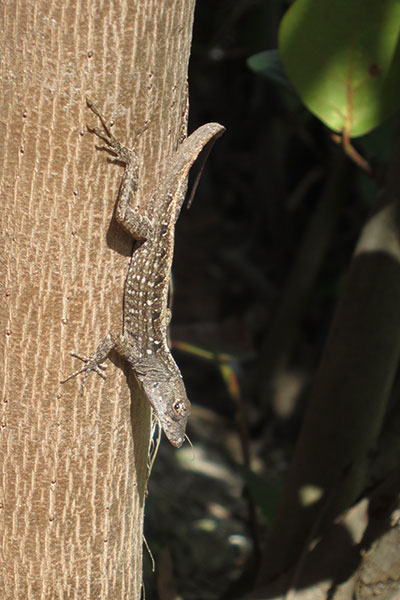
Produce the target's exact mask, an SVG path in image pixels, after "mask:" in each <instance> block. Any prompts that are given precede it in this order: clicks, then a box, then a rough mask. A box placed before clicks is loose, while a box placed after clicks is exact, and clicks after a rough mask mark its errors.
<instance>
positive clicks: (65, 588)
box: [0, 0, 194, 600]
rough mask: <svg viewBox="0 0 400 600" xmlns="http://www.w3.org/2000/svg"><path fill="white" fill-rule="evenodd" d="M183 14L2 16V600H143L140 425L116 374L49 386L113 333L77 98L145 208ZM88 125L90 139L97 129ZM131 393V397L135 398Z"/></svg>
mask: <svg viewBox="0 0 400 600" xmlns="http://www.w3.org/2000/svg"><path fill="white" fill-rule="evenodd" d="M193 9H194V0H189V1H187V0H149V1H147V2H140V1H139V0H121V2H115V3H114V2H106V3H103V2H100V1H99V0H92V2H90V3H87V2H81V1H80V0H78V1H77V2H68V1H67V2H50V1H48V0H39V1H38V2H34V3H26V2H23V1H22V0H16V1H15V2H9V3H3V6H2V19H3V32H4V34H3V38H2V44H1V55H2V57H3V62H2V73H1V75H2V81H1V83H2V103H1V108H0V130H1V140H2V143H1V144H0V152H1V153H2V156H1V163H0V164H2V170H1V176H0V189H1V203H0V214H1V229H0V230H1V236H2V253H1V260H0V265H1V275H0V285H1V286H2V290H1V309H0V319H1V332H2V336H1V356H2V360H1V367H0V369H1V382H2V383H1V395H0V397H1V406H0V453H1V454H0V456H1V469H2V471H1V487H0V546H1V554H0V589H1V590H2V598H4V600H7V599H13V600H15V599H24V600H26V599H28V600H33V599H34V600H37V599H38V598H43V599H44V598H50V599H55V598H63V599H64V598H77V599H78V598H79V599H80V600H82V599H83V598H96V599H98V598H104V599H105V598H107V599H111V598H112V599H113V600H116V599H118V598H121V599H122V598H124V599H127V598H130V599H131V598H132V599H133V598H139V596H140V588H141V578H142V523H143V507H144V498H145V487H146V477H147V455H148V448H149V437H150V409H149V406H148V403H147V402H146V401H145V399H143V398H142V397H141V396H140V394H138V393H137V390H135V389H134V386H133V384H132V381H131V379H132V378H131V377H130V376H128V379H129V381H128V383H129V384H130V385H129V386H128V385H127V376H126V370H125V372H124V371H123V369H121V368H117V367H123V366H124V365H123V364H122V363H119V364H118V365H116V364H115V363H114V364H113V363H108V369H107V379H106V381H103V380H102V379H100V378H99V377H97V376H96V375H91V376H90V377H89V379H88V382H87V385H86V387H85V389H84V390H83V392H82V390H81V382H80V381H79V380H77V379H75V380H72V381H70V382H68V383H66V384H64V385H61V384H60V383H59V382H60V380H61V379H63V378H64V377H65V376H67V375H68V374H69V373H71V371H73V370H75V369H76V368H78V365H77V361H76V359H72V358H71V357H70V355H69V353H70V351H72V350H75V351H76V352H78V353H81V354H89V353H90V352H92V351H93V350H94V349H95V347H96V345H97V343H98V341H99V340H100V339H101V338H102V337H103V336H104V335H105V334H107V333H108V332H109V331H111V330H121V326H122V297H123V286H124V280H125V276H126V272H127V267H128V261H129V256H130V253H131V250H132V241H131V240H130V239H129V238H128V236H126V235H125V234H124V233H123V232H122V230H121V229H120V228H119V227H118V226H117V225H115V223H114V222H113V221H112V213H113V207H114V205H115V201H116V197H117V192H118V185H119V182H120V179H121V176H122V169H121V168H120V167H119V166H118V165H116V164H110V163H109V162H107V156H106V154H105V153H101V152H98V151H97V150H96V149H95V139H94V136H92V135H90V134H88V132H87V129H86V123H90V124H91V125H94V124H95V118H94V115H93V114H92V113H90V112H89V111H88V110H87V109H86V103H85V97H89V98H91V99H92V100H94V101H95V102H96V104H97V105H98V106H99V107H100V108H101V110H102V111H103V112H104V114H105V115H106V116H109V118H110V119H111V118H112V119H113V122H114V123H115V125H114V127H113V132H114V134H115V135H116V137H117V138H118V139H120V140H121V141H123V142H125V143H126V144H127V145H132V144H133V141H134V137H135V131H136V130H137V129H138V128H140V127H142V126H143V125H144V124H145V123H148V124H149V126H148V129H147V130H146V132H145V133H144V134H143V135H142V136H141V137H140V138H139V140H138V147H137V149H138V154H139V162H140V167H141V168H140V186H139V191H138V195H139V202H140V203H141V204H142V206H145V205H146V203H147V201H148V199H149V197H150V195H151V191H152V189H154V186H155V183H156V182H157V180H158V178H159V177H160V173H161V172H162V171H163V169H165V168H167V167H168V158H169V157H170V155H171V153H172V152H173V151H174V149H175V148H176V145H177V142H178V140H179V138H180V137H181V136H182V133H183V131H184V130H185V126H186V78H187V67H188V59H189V52H190V42H191V30H192V20H193ZM96 125H98V123H96ZM130 390H132V391H130Z"/></svg>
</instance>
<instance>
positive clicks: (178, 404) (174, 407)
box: [172, 400, 182, 415]
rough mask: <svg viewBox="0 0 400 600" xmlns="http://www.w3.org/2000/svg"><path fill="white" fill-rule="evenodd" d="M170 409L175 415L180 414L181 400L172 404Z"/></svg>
mask: <svg viewBox="0 0 400 600" xmlns="http://www.w3.org/2000/svg"><path fill="white" fill-rule="evenodd" d="M172 410H173V411H174V413H175V414H176V415H180V414H181V412H182V402H181V401H180V400H178V401H177V402H175V404H173V405H172Z"/></svg>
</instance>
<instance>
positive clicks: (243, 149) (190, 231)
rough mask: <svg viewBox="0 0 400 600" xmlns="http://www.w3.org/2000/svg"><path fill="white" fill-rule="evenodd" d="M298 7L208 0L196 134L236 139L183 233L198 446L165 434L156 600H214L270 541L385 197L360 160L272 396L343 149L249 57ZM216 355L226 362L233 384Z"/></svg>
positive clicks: (178, 312) (176, 340) (152, 538)
mask: <svg viewBox="0 0 400 600" xmlns="http://www.w3.org/2000/svg"><path fill="white" fill-rule="evenodd" d="M287 7H288V3H286V2H280V1H272V0H271V1H249V0H220V1H218V2H215V1H211V0H210V1H209V0H199V1H198V2H197V8H196V14H195V23H194V36H193V47H192V56H191V63H190V71H189V92H190V123H189V132H191V131H193V130H194V129H195V128H196V127H198V126H200V125H202V124H203V123H206V122H209V121H218V122H220V123H222V124H223V125H225V127H226V130H227V131H226V133H225V135H224V136H223V137H222V138H221V139H220V140H218V141H217V143H216V145H215V147H214V148H213V150H212V153H211V155H210V157H209V159H208V162H207V165H206V167H205V170H204V173H203V176H202V180H201V182H200V186H199V188H198V191H197V194H196V197H195V200H194V203H193V206H192V207H191V209H190V210H189V211H187V210H186V209H185V207H184V208H183V210H182V214H181V216H180V219H179V221H178V225H177V234H176V250H175V259H174V266H173V277H174V293H173V319H172V325H171V341H172V347H173V351H174V354H175V357H176V359H177V362H178V364H179V366H180V367H181V369H182V373H183V376H184V380H185V383H186V386H187V390H188V395H189V397H190V399H191V401H192V403H193V412H192V416H191V419H190V422H189V426H188V435H189V437H190V439H191V442H192V443H193V446H194V450H193V451H192V449H191V448H190V446H189V445H188V444H185V445H184V447H183V448H182V449H180V450H179V451H177V450H175V449H174V448H172V447H170V446H169V445H168V443H167V442H166V440H165V439H163V440H162V443H161V449H160V452H159V454H158V457H157V460H156V462H155V466H154V469H153V473H152V477H151V479H150V484H149V497H148V501H147V508H146V539H147V542H148V543H149V545H150V548H151V550H152V552H153V554H154V557H155V559H156V563H157V567H156V573H155V574H152V573H151V572H150V560H149V559H148V558H147V557H145V568H146V572H147V574H146V579H145V581H146V594H147V595H146V597H148V598H156V597H157V593H156V589H155V588H156V585H157V581H158V582H159V585H160V586H161V587H162V588H163V589H165V586H166V582H169V583H171V582H172V583H173V584H174V585H175V586H176V589H177V590H178V592H179V593H180V594H181V596H182V597H183V598H184V599H185V600H190V599H191V598H193V599H196V600H202V599H203V598H204V599H214V598H219V597H220V595H221V594H222V592H223V591H224V590H225V589H226V588H227V587H228V586H229V584H230V583H231V582H232V581H234V580H235V578H236V577H238V576H239V575H240V574H241V572H242V570H243V569H244V567H245V565H246V563H247V561H248V560H250V561H251V558H252V556H253V551H254V546H256V547H257V534H258V536H259V537H260V538H262V534H263V532H264V531H265V528H266V527H268V518H269V516H270V517H271V518H272V517H273V506H274V498H275V496H276V494H277V493H279V489H280V487H281V483H282V480H283V479H284V476H285V473H286V470H287V467H288V463H289V460H290V456H291V451H292V449H293V446H294V443H295V440H296V436H297V433H298V430H299V426H300V423H301V416H302V413H303V408H304V401H305V398H306V395H307V391H308V388H309V385H310V380H311V378H312V375H313V372H314V371H315V369H316V367H317V365H318V361H319V357H320V352H321V348H322V345H323V342H324V340H325V337H326V334H327V331H328V327H329V323H330V319H331V317H332V313H333V310H334V307H335V304H336V301H337V299H338V296H339V293H340V290H341V289H342V286H343V281H344V278H345V276H346V271H347V267H348V264H349V260H350V258H351V255H352V251H353V248H354V245H355V243H356V241H357V237H358V234H359V231H360V228H361V227H362V224H363V223H364V221H365V218H366V216H367V214H368V211H369V208H370V205H371V202H372V200H373V196H374V188H373V186H372V184H370V183H369V182H368V181H366V178H365V177H364V176H363V175H361V174H359V173H358V172H357V169H356V168H355V167H354V166H353V165H351V164H350V162H349V164H348V171H347V176H346V180H345V181H346V185H345V188H344V189H343V192H342V195H341V198H340V199H339V198H338V206H339V209H338V211H339V214H338V216H337V223H336V225H335V227H334V229H333V233H331V237H330V239H329V242H328V244H327V250H326V252H325V253H324V256H323V257H322V260H321V267H320V268H319V270H318V273H317V275H316V277H315V280H314V281H313V284H312V288H311V292H310V294H309V297H308V299H307V303H306V306H305V308H304V310H303V311H302V314H301V318H300V319H299V324H298V328H297V330H296V331H295V332H294V342H293V345H292V350H291V353H290V356H289V357H287V368H286V370H285V373H284V377H282V378H281V380H280V383H279V386H278V387H274V389H271V388H270V386H269V382H268V379H266V375H265V374H266V368H267V365H266V362H265V361H266V353H265V347H266V343H267V336H268V332H269V330H270V327H271V324H272V323H273V321H274V315H275V314H276V309H277V307H278V306H279V303H280V301H281V298H282V293H283V290H284V285H285V282H286V281H287V278H288V274H289V273H290V269H291V267H292V265H293V262H294V261H295V259H296V257H297V255H298V252H299V249H300V248H301V245H302V240H303V236H304V235H305V231H306V228H307V225H308V224H309V222H310V219H311V218H312V216H313V214H314V211H315V210H316V207H317V205H318V202H319V200H320V196H321V191H322V189H323V185H324V183H325V181H326V177H327V174H328V173H329V170H330V168H331V161H332V149H333V147H334V144H333V142H332V141H331V139H330V134H329V132H328V131H327V130H326V128H325V127H324V126H323V125H322V124H321V123H320V122H319V121H318V120H317V119H316V118H314V117H313V116H312V115H310V114H309V113H308V112H307V111H306V110H305V109H304V108H303V107H302V105H301V103H300V101H299V100H298V99H297V98H296V97H295V96H293V95H291V94H290V93H288V92H287V91H286V90H285V89H284V88H282V87H280V86H279V85H277V84H276V83H274V82H272V81H270V80H268V79H267V78H263V77H262V76H260V75H258V74H255V73H253V72H252V71H251V70H250V68H249V67H248V66H247V64H246V60H247V59H248V58H249V57H250V56H252V55H253V54H255V53H257V52H260V51H263V50H268V49H274V48H276V47H277V36H278V29H279V23H280V20H281V18H282V16H283V14H284V12H285V10H286V9H287ZM356 145H357V144H356ZM372 145H373V144H372ZM359 148H360V149H361V150H362V148H363V140H361V143H360V146H359ZM328 230H329V224H327V231H328ZM327 235H328V234H327ZM321 251H322V250H321ZM315 252H319V250H318V248H316V249H315ZM182 344H190V345H191V346H192V351H190V352H188V351H183V350H182ZM200 353H203V354H204V356H200ZM221 354H228V355H229V360H227V361H225V362H224V363H223V364H224V365H225V367H226V369H227V371H226V373H225V375H226V377H227V379H225V380H224V378H223V374H222V371H221V364H222V363H221V359H220V358H218V355H221ZM222 362H223V361H222ZM227 380H228V383H230V386H229V384H228V383H227ZM235 384H237V385H238V386H239V391H240V393H239V396H240V397H239V405H238V401H237V399H236V400H235V397H234V393H233V390H234V386H235ZM238 406H240V407H241V408H240V409H239V408H238ZM246 429H247V432H248V440H247V442H245V443H244V445H243V430H246ZM240 431H241V432H242V436H240ZM246 454H248V455H249V456H250V464H251V469H252V472H253V473H255V474H256V475H257V477H262V479H263V481H264V483H265V486H264V489H263V499H262V500H260V497H259V496H258V495H257V482H254V481H253V482H252V485H251V486H250V488H251V493H252V497H253V500H254V503H253V505H249V502H248V490H247V491H246V485H248V484H249V477H250V475H249V472H248V469H247V468H244V467H243V465H245V463H246ZM266 496H267V497H266ZM269 500H270V501H271V502H270V507H269V508H267V509H266V506H267V507H268V503H269ZM261 504H262V505H263V506H262V508H263V511H262V510H260V505H261ZM269 509H270V515H269V514H268V511H269ZM261 512H263V515H262V514H261ZM254 513H255V514H256V517H257V523H256V525H254Z"/></svg>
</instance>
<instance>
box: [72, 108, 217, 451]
mask: <svg viewBox="0 0 400 600" xmlns="http://www.w3.org/2000/svg"><path fill="white" fill-rule="evenodd" d="M88 106H89V108H90V109H91V110H92V111H93V112H94V113H95V115H97V116H98V117H99V119H100V121H101V124H102V126H103V130H104V131H103V130H100V129H97V128H95V129H90V131H92V132H93V133H94V134H96V135H97V136H98V137H99V138H101V139H102V140H103V141H104V142H105V143H106V145H107V150H108V151H109V152H110V153H111V154H113V155H114V156H115V157H116V158H117V160H118V161H120V162H122V163H124V165H125V171H124V175H123V177H122V181H121V186H120V191H119V194H118V201H117V206H116V212H115V215H116V219H117V221H118V222H119V223H120V224H121V225H122V226H123V227H124V229H125V230H126V231H128V233H130V235H132V237H134V238H135V239H136V240H137V244H136V247H135V249H134V251H133V254H132V259H131V262H130V265H129V269H128V274H127V277H126V282H125V292H124V325H123V332H122V334H120V333H110V334H108V335H107V336H106V337H105V338H104V340H102V342H101V343H100V344H99V346H98V347H97V349H96V351H95V352H94V353H93V354H92V355H91V356H90V357H89V358H88V359H82V360H84V362H85V366H84V367H83V368H82V369H80V370H79V371H77V372H76V373H73V374H72V375H71V376H70V377H68V379H71V378H72V377H74V376H75V375H78V374H79V373H85V376H87V374H88V373H89V372H90V371H96V372H97V373H99V374H100V375H102V376H103V374H102V372H101V370H100V365H101V363H102V362H103V361H104V360H105V359H106V358H107V356H108V355H109V353H110V352H111V351H112V350H115V351H116V352H118V354H120V355H121V356H122V357H123V358H124V359H125V360H126V361H127V362H128V363H129V365H130V367H131V368H132V370H133V371H134V373H135V375H136V378H137V379H138V381H139V383H140V385H141V386H142V388H143V390H144V392H145V394H146V396H147V398H148V400H149V402H150V404H151V406H152V407H153V410H154V412H155V414H156V416H157V417H158V419H159V421H160V424H161V426H162V428H163V430H164V432H165V434H166V436H167V438H168V439H169V441H170V442H171V444H173V445H174V446H176V447H179V446H181V445H182V443H183V441H184V439H185V430H186V423H187V420H188V417H189V414H190V402H189V399H188V397H187V394H186V390H185V386H184V383H183V380H182V376H181V373H180V371H179V368H178V366H177V364H176V362H175V360H174V358H173V356H172V354H171V352H170V349H169V347H168V340H167V330H168V325H169V320H170V312H169V309H168V287H169V281H170V275H171V265H172V258H173V253H174V234H175V223H176V220H177V218H178V215H179V212H180V209H181V206H182V203H183V201H184V198H185V194H186V186H187V177H188V174H189V170H190V167H191V166H192V164H193V162H194V161H195V160H196V158H197V156H198V155H199V153H200V152H201V151H202V150H203V149H206V148H207V150H209V148H210V146H211V145H212V144H213V143H214V141H215V140H216V139H217V138H218V137H219V136H220V135H222V134H223V132H224V131H225V129H224V127H222V125H219V124H218V123H208V124H207V125H203V126H202V127H200V128H199V129H197V130H196V131H195V132H194V133H192V134H191V135H190V136H189V137H188V138H186V139H185V140H184V142H183V143H182V144H181V145H180V146H179V147H178V150H177V152H176V153H175V155H174V156H173V157H172V160H170V161H169V168H168V172H167V173H166V174H165V176H164V177H163V178H162V180H161V182H160V184H159V185H158V186H157V188H156V190H155V191H154V195H153V198H152V200H153V202H152V206H154V215H153V217H152V219H151V220H150V219H149V218H148V217H147V216H145V215H141V214H140V213H139V212H138V211H137V210H136V209H135V208H134V202H133V199H134V195H135V192H136V191H137V187H138V171H139V169H138V160H137V157H136V154H135V152H134V150H131V149H129V148H127V147H126V146H122V145H121V144H120V143H119V142H118V141H117V140H116V139H115V138H114V136H113V135H112V134H111V132H110V130H109V128H108V126H107V125H106V123H105V121H104V119H103V117H102V116H101V114H100V112H99V110H98V109H97V108H96V106H95V105H94V104H93V103H92V102H90V101H88ZM75 356H76V355H75ZM65 381H67V379H66V380H65Z"/></svg>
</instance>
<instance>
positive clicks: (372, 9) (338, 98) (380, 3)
mask: <svg viewBox="0 0 400 600" xmlns="http://www.w3.org/2000/svg"><path fill="white" fill-rule="evenodd" d="M399 32H400V1H399V0H336V1H335V2H331V1H329V0H327V1H326V0H296V2H295V3H294V4H293V5H292V6H291V8H290V9H289V10H288V11H287V13H286V14H285V16H284V18H283V20H282V23H281V27H280V32H279V48H280V54H281V58H282V62H283V65H284V69H285V71H286V74H287V75H288V78H289V80H290V81H291V82H292V84H293V86H294V87H295V89H296V90H297V92H298V94H299V96H300V97H301V99H302V101H303V102H304V104H305V105H306V106H307V108H308V109H309V110H310V111H311V112H312V113H314V114H315V115H316V116H317V117H319V119H321V121H323V122H324V123H325V124H326V125H327V126H328V127H330V128H331V129H333V130H334V131H338V132H346V134H347V135H348V136H349V137H356V136H360V135H363V134H365V133H367V132H369V131H370V130H371V129H373V128H374V127H377V126H378V125H380V124H381V123H382V122H383V121H384V120H385V119H386V118H388V117H389V116H390V115H392V114H393V113H394V112H395V111H396V110H397V109H398V107H399V106H400V44H399Z"/></svg>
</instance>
